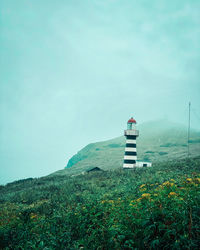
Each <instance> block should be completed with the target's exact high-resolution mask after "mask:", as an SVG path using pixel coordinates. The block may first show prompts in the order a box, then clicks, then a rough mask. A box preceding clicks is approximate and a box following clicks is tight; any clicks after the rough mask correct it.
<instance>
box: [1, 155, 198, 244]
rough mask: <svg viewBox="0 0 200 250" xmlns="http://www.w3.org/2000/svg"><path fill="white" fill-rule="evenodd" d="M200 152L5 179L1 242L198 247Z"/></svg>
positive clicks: (2, 200)
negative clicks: (137, 164)
mask: <svg viewBox="0 0 200 250" xmlns="http://www.w3.org/2000/svg"><path fill="white" fill-rule="evenodd" d="M199 166H200V158H194V159H186V160H180V161H176V162H175V161H171V162H168V163H157V164H154V166H153V167H152V168H141V169H134V170H122V169H116V170H114V171H104V172H96V173H95V172H93V173H89V174H86V175H79V176H76V177H68V176H49V177H43V178H39V179H31V178H30V179H27V180H21V181H17V182H14V183H10V184H7V185H6V186H1V189H0V242H1V243H0V244H1V245H0V248H2V249H199V246H200V242H199V222H200V221H199V215H200V208H199V202H200V196H199V194H200V171H199Z"/></svg>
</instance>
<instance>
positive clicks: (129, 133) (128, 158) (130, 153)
mask: <svg viewBox="0 0 200 250" xmlns="http://www.w3.org/2000/svg"><path fill="white" fill-rule="evenodd" d="M124 136H125V137H126V148H125V153H124V164H123V168H134V167H136V161H137V149H136V138H137V137H138V136H139V131H138V130H136V120H135V119H133V117H131V119H129V120H128V122H127V130H124Z"/></svg>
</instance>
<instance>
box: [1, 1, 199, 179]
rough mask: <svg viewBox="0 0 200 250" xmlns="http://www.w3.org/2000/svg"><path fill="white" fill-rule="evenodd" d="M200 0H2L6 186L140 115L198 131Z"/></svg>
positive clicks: (54, 166) (53, 166)
mask: <svg viewBox="0 0 200 250" xmlns="http://www.w3.org/2000/svg"><path fill="white" fill-rule="evenodd" d="M199 9H200V2H199V1H195V0H193V1H188V0H182V1H180V0H174V1H167V0H163V1H160V0H153V1H149V0H141V1H137V0H127V1H124V0H121V1H114V0H110V1H109V0H101V1H100V0H93V1H91V0H90V1H89V0H84V1H83V0H71V1H70V0H56V1H55V0H42V1H41V0H29V1H28V0H1V1H0V121H1V122H0V184H5V183H7V182H10V181H14V180H17V179H23V178H27V177H39V176H43V175H47V174H50V173H52V172H54V171H56V170H59V169H62V168H64V167H65V165H66V164H67V161H68V159H69V158H70V157H71V156H72V155H74V154H75V153H76V152H77V151H78V150H80V149H81V148H82V147H83V146H85V145H87V144H88V143H91V142H96V141H101V140H107V139H111V138H113V137H117V136H120V135H122V134H123V129H124V128H125V126H126V122H127V120H128V119H129V118H130V116H134V118H135V119H136V120H137V122H138V123H139V124H140V123H143V122H146V121H149V120H156V119H163V118H165V119H168V120H170V121H173V122H178V123H182V124H185V125H187V115H188V102H189V101H191V103H192V109H193V111H194V112H193V113H194V116H192V117H191V118H192V120H191V122H192V126H193V127H194V128H196V129H200V126H199V124H200V118H199V117H200V116H199V113H200V82H199V81H200V80H199V79H200V74H199V72H200V68H199V66H200V61H199V59H200V28H199V27H200V12H199Z"/></svg>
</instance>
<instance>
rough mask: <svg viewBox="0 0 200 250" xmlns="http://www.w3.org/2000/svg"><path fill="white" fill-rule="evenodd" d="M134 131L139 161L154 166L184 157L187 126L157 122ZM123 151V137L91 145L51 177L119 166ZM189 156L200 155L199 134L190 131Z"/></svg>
mask: <svg viewBox="0 0 200 250" xmlns="http://www.w3.org/2000/svg"><path fill="white" fill-rule="evenodd" d="M137 129H138V130H139V133H140V135H139V137H138V139H137V154H138V160H145V161H148V160H149V161H151V162H153V163H154V162H158V161H168V160H173V159H182V158H185V157H186V156H187V127H184V126H183V125H180V124H176V123H172V122H169V121H167V120H159V121H151V122H146V123H143V124H141V125H138V126H137ZM122 133H123V131H122ZM124 148H125V137H124V136H120V137H117V138H114V139H112V140H108V141H103V142H97V143H91V144H89V145H87V146H86V147H84V148H83V149H81V150H80V151H79V152H78V153H77V154H76V155H74V156H73V157H72V158H71V159H70V160H69V162H68V164H67V166H66V168H65V169H64V170H60V171H57V172H55V173H54V174H58V175H65V174H69V175H71V174H72V175H73V174H79V173H81V172H82V171H85V170H87V169H88V168H91V167H99V168H102V169H104V170H109V169H116V168H119V167H122V164H123V155H124ZM190 154H191V156H192V157H194V156H198V155H200V131H196V130H192V129H191V132H190Z"/></svg>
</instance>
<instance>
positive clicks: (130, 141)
mask: <svg viewBox="0 0 200 250" xmlns="http://www.w3.org/2000/svg"><path fill="white" fill-rule="evenodd" d="M126 143H133V144H136V140H133V139H127V140H126Z"/></svg>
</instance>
